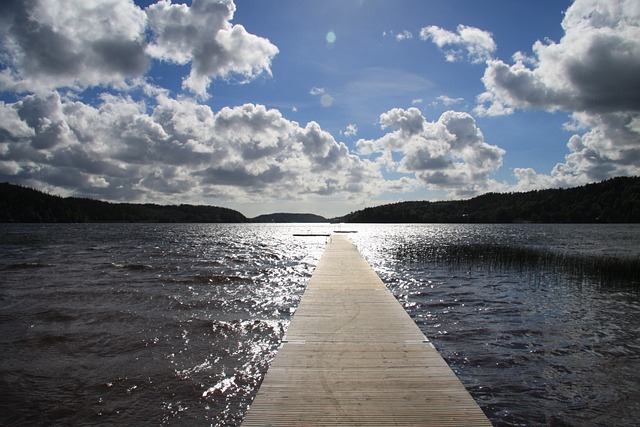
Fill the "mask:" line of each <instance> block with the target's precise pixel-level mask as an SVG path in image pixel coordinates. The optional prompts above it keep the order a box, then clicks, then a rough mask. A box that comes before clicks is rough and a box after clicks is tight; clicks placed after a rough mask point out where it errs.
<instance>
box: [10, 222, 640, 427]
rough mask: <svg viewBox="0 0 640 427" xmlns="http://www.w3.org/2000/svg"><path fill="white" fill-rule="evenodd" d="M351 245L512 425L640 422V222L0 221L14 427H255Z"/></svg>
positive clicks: (498, 421)
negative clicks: (292, 334) (263, 397)
mask: <svg viewBox="0 0 640 427" xmlns="http://www.w3.org/2000/svg"><path fill="white" fill-rule="evenodd" d="M337 229H342V230H356V231H358V232H357V233H354V234H349V237H350V238H351V239H352V241H353V242H354V243H355V244H356V246H357V247H358V248H359V250H360V251H361V252H362V253H363V255H364V256H365V258H367V260H368V261H369V262H370V263H371V265H372V266H373V267H374V269H375V270H376V271H377V272H378V274H379V275H380V277H381V278H382V279H383V281H384V282H385V284H386V285H387V286H388V287H389V289H390V290H391V291H392V292H393V293H394V295H395V296H396V298H397V299H398V300H399V301H400V302H401V304H402V305H403V306H404V307H405V309H406V310H407V311H408V313H409V314H410V315H411V317H412V318H413V319H414V321H415V322H416V323H417V324H418V326H419V327H420V328H421V329H422V331H423V332H424V334H425V335H426V336H427V337H428V338H429V339H430V340H431V342H432V343H433V344H434V345H435V346H436V348H437V349H438V350H439V351H440V353H441V354H442V356H443V357H444V358H445V360H446V361H447V362H448V363H449V364H450V366H451V367H452V368H453V370H454V371H455V372H456V374H457V375H458V376H459V377H460V379H461V380H462V381H463V383H464V384H465V386H466V387H467V388H468V389H469V391H470V392H471V393H472V395H473V397H474V398H475V399H476V401H477V402H478V404H479V405H480V406H481V408H482V409H483V410H484V411H485V413H486V414H487V415H488V416H489V418H490V419H491V421H492V422H493V423H494V424H495V425H499V426H514V425H526V426H538V425H539V426H542V425H558V426H565V425H576V426H609V425H618V426H624V425H628V426H631V425H635V424H636V421H637V420H638V419H640V403H639V402H640V389H639V388H638V384H640V292H639V289H640V284H638V283H637V281H635V280H637V279H633V276H632V278H631V279H629V278H628V277H627V276H624V277H622V278H620V277H617V276H616V274H615V273H616V271H617V270H619V269H623V267H617V264H615V268H614V269H613V270H614V272H613V276H611V275H609V274H605V275H604V276H602V275H600V276H599V275H597V274H593V271H595V270H592V269H590V267H588V266H589V265H591V264H592V262H591V260H598V259H602V258H606V259H613V260H627V259H635V260H637V259H638V257H639V256H640V226H639V225H628V224H627V225H533V224H527V225H464V224H424V225H373V224H366V225H365V224H362V225H359V224H342V225H329V224H274V225H271V224H179V225H176V224H68V225H67V224H58V225H54V224H0V351H1V352H2V357H1V359H0V425H7V426H14V425H16V426H17V425H137V426H145V425H149V426H150V425H184V426H195V425H202V426H209V425H216V426H236V425H240V423H241V421H242V418H243V416H244V414H245V412H246V410H247V407H248V405H249V404H250V402H251V400H252V398H253V397H254V396H255V393H256V392H257V388H258V386H259V384H260V382H261V380H262V377H263V375H264V373H265V372H266V370H267V369H268V366H269V362H270V361H271V360H272V358H273V357H274V356H275V354H276V351H277V348H278V345H279V343H280V340H281V339H282V337H283V335H284V333H285V331H286V329H287V326H288V324H289V320H290V319H291V316H292V315H293V314H294V313H295V309H296V307H297V304H298V302H299V301H300V298H301V296H302V294H303V292H304V289H305V285H306V282H307V281H308V279H309V277H310V276H311V274H312V273H313V270H314V267H315V265H316V263H317V261H318V259H319V257H320V255H321V254H322V251H323V249H324V247H325V243H326V238H325V237H294V236H293V234H294V233H308V232H312V233H325V232H327V233H328V232H331V231H332V230H337ZM514 248H515V249H517V250H514ZM536 254H540V256H538V255H536ZM576 259H577V260H578V261H576ZM531 260H533V261H531ZM585 260H586V261H585ZM576 265H577V266H578V267H575V266H576ZM567 266H568V267H567ZM585 270H586V271H587V273H588V274H587V273H584V271H585ZM598 271H600V270H598Z"/></svg>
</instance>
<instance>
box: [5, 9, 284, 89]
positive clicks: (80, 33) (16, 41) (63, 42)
mask: <svg viewBox="0 0 640 427" xmlns="http://www.w3.org/2000/svg"><path fill="white" fill-rule="evenodd" d="M234 11H235V5H234V3H233V1H232V0H226V1H213V0H194V2H193V4H192V6H190V7H189V6H187V5H177V4H171V2H170V1H168V0H161V1H160V2H158V3H155V4H152V5H150V6H149V7H148V8H147V9H146V10H142V9H140V8H139V7H138V6H136V5H135V4H134V3H133V2H132V1H130V0H100V1H84V0H7V1H4V2H2V6H0V27H1V28H0V42H1V44H0V65H1V68H0V90H5V91H14V92H27V93H46V92H49V91H51V90H53V89H59V88H70V89H73V90H83V89H86V88H87V87H96V86H111V87H115V88H118V89H124V88H127V87H129V86H130V85H131V84H134V83H138V84H139V83H140V82H139V80H140V79H142V78H143V77H144V76H145V74H146V72H147V70H148V68H149V66H150V65H151V61H152V59H153V58H155V59H157V60H161V61H166V62H172V63H177V64H183V65H184V64H189V63H190V64H191V71H190V73H189V75H188V76H187V77H186V78H185V79H184V82H183V86H184V88H185V89H187V90H189V91H192V92H193V93H195V94H197V95H199V96H201V97H206V93H207V89H208V86H209V84H210V82H211V80H212V79H214V78H225V79H227V78H231V77H234V76H239V77H240V81H248V80H251V79H253V78H255V77H256V76H257V75H259V74H260V73H263V72H266V73H270V72H271V71H270V65H271V60H272V59H273V57H274V56H275V55H276V54H277V53H278V48H277V47H276V46H274V45H273V44H271V43H270V42H269V41H268V40H266V39H264V38H261V37H258V36H256V35H253V34H250V33H248V32H247V31H246V30H245V29H244V27H242V26H241V25H232V24H231V23H230V22H229V21H230V20H231V19H233V13H234ZM148 37H151V40H150V41H149V40H148Z"/></svg>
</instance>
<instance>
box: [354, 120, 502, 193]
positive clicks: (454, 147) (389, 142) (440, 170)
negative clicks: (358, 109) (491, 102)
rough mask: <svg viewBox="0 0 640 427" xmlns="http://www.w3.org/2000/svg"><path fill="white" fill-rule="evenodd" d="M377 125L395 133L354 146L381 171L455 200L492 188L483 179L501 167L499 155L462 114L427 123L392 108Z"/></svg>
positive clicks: (474, 125) (487, 181) (497, 148)
mask: <svg viewBox="0 0 640 427" xmlns="http://www.w3.org/2000/svg"><path fill="white" fill-rule="evenodd" d="M380 123H381V125H382V127H383V128H389V127H390V128H393V129H395V130H394V131H392V132H390V133H387V134H385V135H384V136H382V137H381V138H379V139H376V140H359V141H358V143H357V146H358V149H359V150H360V152H361V153H362V154H364V155H372V154H379V155H380V156H381V157H382V158H384V159H385V161H384V163H385V165H386V167H388V168H391V169H394V170H396V171H398V172H402V173H407V174H414V175H415V176H416V177H417V178H418V179H419V180H420V181H421V182H422V183H423V184H424V185H426V186H427V187H429V188H432V189H446V190H448V191H450V193H451V194H452V195H458V196H459V195H463V194H464V195H469V194H476V193H478V192H481V191H486V190H488V188H487V186H488V185H490V184H491V183H492V182H493V181H492V180H490V179H489V177H490V176H491V175H492V174H493V173H495V172H496V171H497V169H498V168H500V166H502V156H503V155H504V153H505V151H504V150H502V149H501V148H499V147H497V146H495V145H490V144H487V143H486V142H485V141H484V136H483V135H482V132H481V131H480V129H479V128H478V127H477V125H476V122H475V120H474V119H473V117H471V116H470V115H469V114H467V113H462V112H456V111H447V112H445V113H444V114H442V116H440V118H439V120H438V121H436V122H428V121H427V120H426V119H425V118H424V116H423V115H422V113H421V112H420V110H418V109H417V108H413V107H412V108H409V109H408V110H403V109H399V108H395V109H392V110H390V111H388V112H386V113H384V114H382V115H381V116H380ZM391 153H396V157H397V155H399V156H400V158H399V160H397V161H394V160H393V158H394V157H393V156H392V154H391Z"/></svg>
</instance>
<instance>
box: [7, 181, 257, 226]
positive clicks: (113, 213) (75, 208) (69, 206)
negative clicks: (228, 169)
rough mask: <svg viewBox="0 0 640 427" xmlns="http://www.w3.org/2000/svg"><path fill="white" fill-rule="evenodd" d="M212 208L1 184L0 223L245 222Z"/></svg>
mask: <svg viewBox="0 0 640 427" xmlns="http://www.w3.org/2000/svg"><path fill="white" fill-rule="evenodd" d="M245 221H246V218H245V216H244V215H242V214H241V213H240V212H237V211H234V210H232V209H227V208H220V207H215V206H193V205H175V206H173V205H172V206H161V205H155V204H133V203H109V202H102V201H98V200H91V199H84V198H76V197H67V198H63V197H58V196H51V195H49V194H45V193H42V192H40V191H37V190H33V189H31V188H26V187H21V186H18V185H12V184H8V183H0V222H245Z"/></svg>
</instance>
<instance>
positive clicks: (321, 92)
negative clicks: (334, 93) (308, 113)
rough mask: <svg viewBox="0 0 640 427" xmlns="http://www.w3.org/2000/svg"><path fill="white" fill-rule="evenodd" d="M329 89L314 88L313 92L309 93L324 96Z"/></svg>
mask: <svg viewBox="0 0 640 427" xmlns="http://www.w3.org/2000/svg"><path fill="white" fill-rule="evenodd" d="M326 90H327V89H326V88H323V87H315V86H314V87H312V88H311V90H310V91H309V95H313V96H316V95H322V94H323V93H325V91H326Z"/></svg>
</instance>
